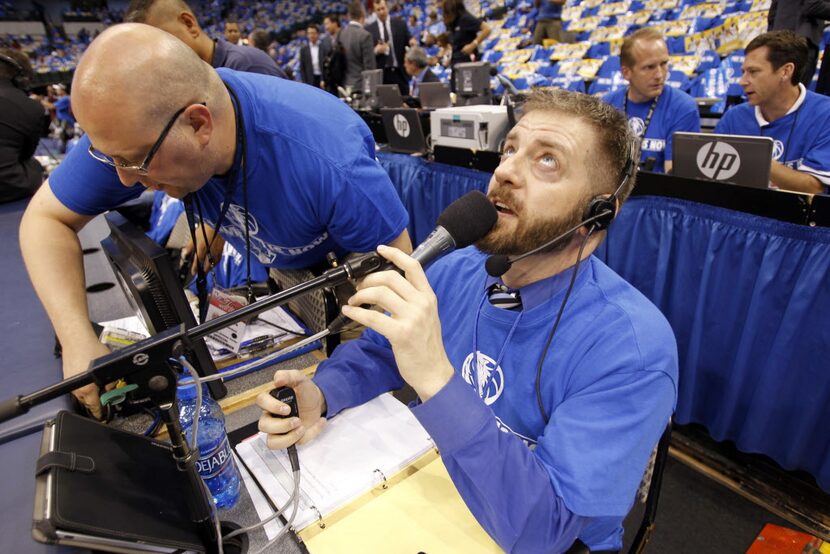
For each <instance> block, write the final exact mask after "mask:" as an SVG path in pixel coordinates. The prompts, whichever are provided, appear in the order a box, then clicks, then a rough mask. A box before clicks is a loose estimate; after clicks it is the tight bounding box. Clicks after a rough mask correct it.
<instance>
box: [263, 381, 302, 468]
mask: <svg viewBox="0 0 830 554" xmlns="http://www.w3.org/2000/svg"><path fill="white" fill-rule="evenodd" d="M269 394H270V395H271V396H273V397H274V398H276V399H277V400H279V401H280V402H283V403H284V404H288V407H289V408H291V411H290V412H289V413H288V415H278V414H272V415H273V416H274V417H279V418H286V417H300V410H299V409H298V408H297V393H295V392H294V389H292V388H291V387H278V388H276V389H271V391H270V392H269ZM287 450H288V459H289V460H290V461H291V470H292V471H299V469H300V459H299V457H298V456H297V445H295V444H292V445H291V446H289V447H288V448H287Z"/></svg>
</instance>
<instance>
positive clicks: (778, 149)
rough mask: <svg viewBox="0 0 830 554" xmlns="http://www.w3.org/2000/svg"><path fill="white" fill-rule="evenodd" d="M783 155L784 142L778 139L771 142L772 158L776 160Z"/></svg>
mask: <svg viewBox="0 0 830 554" xmlns="http://www.w3.org/2000/svg"><path fill="white" fill-rule="evenodd" d="M783 155H784V143H783V142H781V141H780V140H778V139H775V141H774V142H773V143H772V159H773V160H775V161H778V160H780V159H781V156H783Z"/></svg>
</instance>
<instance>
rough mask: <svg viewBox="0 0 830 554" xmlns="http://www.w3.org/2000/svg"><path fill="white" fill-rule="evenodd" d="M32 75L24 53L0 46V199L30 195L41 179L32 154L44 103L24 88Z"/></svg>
mask: <svg viewBox="0 0 830 554" xmlns="http://www.w3.org/2000/svg"><path fill="white" fill-rule="evenodd" d="M31 74H32V68H31V66H30V65H29V60H28V59H27V58H26V56H25V55H24V54H22V53H20V52H18V51H16V50H11V49H9V48H3V49H0V106H3V109H2V110H0V202H10V201H12V200H17V199H19V198H24V197H26V196H31V195H32V194H34V192H35V191H36V190H37V188H38V186H40V182H41V181H42V180H43V168H42V167H41V166H40V164H39V163H38V162H37V160H35V159H34V158H33V155H34V153H35V148H37V143H38V141H39V140H40V137H41V135H42V134H43V131H44V129H45V127H46V125H45V122H46V119H45V112H44V109H43V106H41V105H40V103H39V102H37V101H35V100H32V99H31V98H29V96H28V95H27V94H26V92H25V91H24V90H23V89H24V88H25V85H26V83H25V81H26V80H27V79H28V78H29V77H31Z"/></svg>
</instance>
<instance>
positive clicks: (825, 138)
mask: <svg viewBox="0 0 830 554" xmlns="http://www.w3.org/2000/svg"><path fill="white" fill-rule="evenodd" d="M806 64H807V40H806V39H805V38H804V37H800V36H798V35H796V34H795V33H793V32H792V31H772V32H769V33H764V34H762V35H758V36H757V37H755V38H754V39H752V41H751V42H750V43H749V44H748V45H747V47H746V58H745V59H744V63H743V74H742V75H741V81H740V83H741V86H742V87H743V89H744V93H745V94H746V97H747V101H746V103H745V104H741V105H739V106H735V107H733V108H730V109H729V111H727V112H726V113H725V114H724V115H723V117H722V118H721V120H720V121H719V122H718V124H717V125H716V126H715V133H719V134H724V135H753V136H763V137H771V138H772V139H773V140H774V141H775V142H774V143H773V148H772V162H771V163H772V170H771V172H770V181H771V182H772V184H773V185H774V186H776V187H778V188H781V189H787V190H794V191H798V192H807V193H812V194H821V193H824V192H827V190H828V187H830V98H828V97H826V96H823V95H821V94H816V93H814V92H811V91H809V90H807V89H806V88H804V85H803V84H801V83H800V82H799V80H800V78H801V74H802V72H803V71H804V67H805V65H806ZM767 161H768V162H769V160H767Z"/></svg>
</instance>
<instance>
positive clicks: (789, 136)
mask: <svg viewBox="0 0 830 554" xmlns="http://www.w3.org/2000/svg"><path fill="white" fill-rule="evenodd" d="M802 104H803V102H802ZM800 111H801V106H799V107H798V109H797V110H795V116H794V117H793V122H792V123H791V124H790V132H789V133H788V134H787V142H786V144H784V152H783V153H782V154H781V162H779V163H781V164H785V163H787V150H789V149H790V142H791V141H792V139H793V131H794V130H795V126H796V123H798V113H799V112H800ZM787 115H789V114H785V115H784V117H787ZM772 124H773V122H767V126H769V125H772ZM758 134H759V135H760V136H762V137H765V136H766V135H765V134H764V128H763V127H761V124H760V123H759V124H758ZM773 161H775V160H773Z"/></svg>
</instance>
